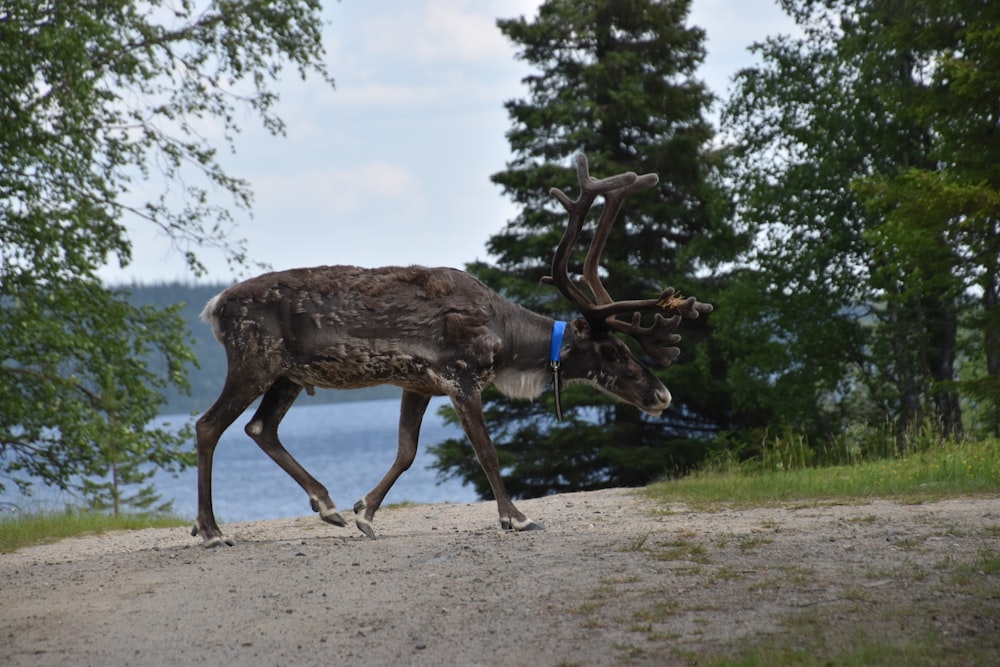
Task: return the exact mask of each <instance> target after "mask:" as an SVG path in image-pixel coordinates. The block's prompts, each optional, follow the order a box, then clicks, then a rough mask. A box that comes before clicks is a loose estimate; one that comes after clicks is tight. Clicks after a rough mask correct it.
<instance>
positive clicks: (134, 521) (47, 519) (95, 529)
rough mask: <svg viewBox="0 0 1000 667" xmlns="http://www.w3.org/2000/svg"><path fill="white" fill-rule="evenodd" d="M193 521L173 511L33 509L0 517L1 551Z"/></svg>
mask: <svg viewBox="0 0 1000 667" xmlns="http://www.w3.org/2000/svg"><path fill="white" fill-rule="evenodd" d="M188 523H190V521H189V520H188V519H183V518H181V517H179V516H175V515H171V514H161V513H157V514H122V515H119V516H113V515H111V514H105V513H102V512H95V511H84V510H80V511H77V510H72V509H70V510H65V511H61V512H32V513H28V514H19V515H14V516H11V517H7V518H4V519H2V520H0V553H7V552H10V551H16V550H17V549H21V548H24V547H29V546H33V545H36V544H47V543H50V542H56V541H58V540H61V539H64V538H67V537H75V536H78V535H93V534H101V533H105V532H107V531H111V530H140V529H142V528H173V527H177V526H183V525H186V524H188Z"/></svg>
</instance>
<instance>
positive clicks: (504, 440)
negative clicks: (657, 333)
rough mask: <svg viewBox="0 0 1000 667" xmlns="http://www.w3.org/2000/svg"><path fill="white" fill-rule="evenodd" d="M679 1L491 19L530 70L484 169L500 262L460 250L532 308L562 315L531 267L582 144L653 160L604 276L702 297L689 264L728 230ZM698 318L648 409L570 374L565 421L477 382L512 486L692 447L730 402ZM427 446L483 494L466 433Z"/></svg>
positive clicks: (551, 241) (603, 163)
mask: <svg viewBox="0 0 1000 667" xmlns="http://www.w3.org/2000/svg"><path fill="white" fill-rule="evenodd" d="M687 13H688V3H687V2H670V3H661V2H651V1H649V0H550V1H549V2H545V3H543V4H542V5H541V7H540V8H539V11H538V15H537V17H536V18H535V19H534V20H533V21H530V22H529V21H527V20H526V19H525V18H524V17H521V18H519V19H510V20H500V21H498V26H499V28H500V30H501V31H502V32H503V33H504V34H505V35H506V36H507V37H508V38H509V39H511V40H512V41H513V42H515V43H516V44H518V45H519V47H520V49H521V50H520V53H519V55H520V57H521V58H522V59H524V60H525V61H527V62H528V63H530V64H531V65H532V66H533V67H535V68H536V69H537V73H535V74H531V75H529V76H528V77H527V78H526V79H525V80H524V83H525V84H526V86H527V88H528V99H517V100H511V101H509V102H507V104H506V108H507V111H508V113H509V115H510V118H511V121H512V124H513V127H512V129H511V130H510V131H509V132H508V134H507V137H508V140H509V142H510V145H511V148H512V150H513V152H514V154H515V158H514V159H513V161H512V162H511V163H509V164H508V165H507V168H506V169H505V170H504V171H502V172H499V173H497V174H495V175H494V176H493V181H494V182H495V183H497V184H498V185H500V186H501V187H502V188H503V191H504V193H505V194H506V195H508V196H510V197H511V198H512V199H513V201H514V202H516V203H517V205H518V206H519V207H520V213H519V214H518V216H517V217H516V218H515V219H514V220H511V221H509V222H508V223H507V225H506V227H505V228H504V229H503V230H502V231H501V232H500V233H498V234H496V235H495V236H493V237H492V238H491V239H490V241H489V244H488V250H489V252H490V254H491V255H492V256H493V257H495V258H496V261H497V263H496V264H495V265H492V266H491V265H488V264H485V263H479V264H475V265H472V266H470V267H469V269H470V270H471V271H472V272H474V273H476V274H477V275H478V276H480V277H481V278H482V279H483V280H485V281H486V282H487V283H489V284H490V285H491V286H493V287H494V288H496V289H498V290H499V291H501V292H502V293H504V294H505V295H507V296H509V297H511V298H513V299H515V300H517V301H519V302H521V303H523V304H525V305H527V306H529V307H531V308H532V309H534V310H536V311H539V312H546V313H548V314H551V315H552V316H554V317H558V318H560V319H570V318H572V317H573V316H575V315H574V313H573V312H571V311H570V309H569V308H568V306H567V304H566V302H564V301H562V300H561V299H559V297H558V295H557V294H556V293H555V290H552V289H546V288H539V286H538V281H539V279H540V278H541V276H543V275H545V274H547V273H548V272H549V267H550V263H551V258H552V251H553V249H554V248H555V247H556V245H557V243H558V241H559V238H560V236H561V234H562V230H563V229H564V226H565V216H564V212H563V211H562V209H561V208H560V207H559V206H558V205H557V204H555V203H554V202H553V200H552V199H551V197H550V196H549V194H548V189H549V188H550V187H552V186H558V187H562V188H566V187H568V186H571V185H572V184H574V183H575V182H576V181H575V173H574V171H573V168H572V157H573V156H574V154H576V153H577V152H584V153H586V155H587V157H588V159H589V161H590V165H591V173H592V174H594V175H595V176H602V175H608V174H612V173H619V172H622V171H628V170H631V171H635V172H637V173H646V172H656V173H657V174H659V176H660V185H659V186H658V187H656V188H653V189H652V190H650V191H647V192H644V193H642V194H639V195H636V196H634V197H631V198H630V199H629V201H628V203H627V205H626V207H625V210H623V211H622V213H621V214H620V215H619V220H618V223H617V225H616V227H615V229H614V231H613V233H612V235H611V238H610V240H609V242H608V244H607V249H606V251H605V253H604V257H603V261H604V268H605V269H606V278H605V286H606V287H607V288H608V290H609V292H610V293H611V294H613V295H616V296H618V298H626V297H631V298H638V297H639V296H640V295H648V294H651V293H656V292H658V291H659V289H660V288H662V287H663V283H664V282H669V283H670V284H671V285H673V286H675V287H678V288H679V289H680V290H682V291H683V292H685V293H689V292H690V293H694V294H697V295H698V296H699V298H701V299H703V300H706V301H711V297H712V293H713V291H714V288H715V286H714V285H713V283H712V281H710V280H704V279H700V278H698V277H696V275H697V273H698V270H699V269H701V268H703V267H704V266H706V265H707V264H709V263H711V262H713V261H716V260H719V259H721V258H724V257H726V255H727V252H729V251H731V249H732V248H733V247H734V243H735V239H733V238H731V237H729V236H728V234H727V230H726V229H725V228H724V227H723V226H722V225H721V218H722V216H721V214H722V213H724V212H725V201H724V199H723V198H722V197H721V195H720V191H719V188H718V185H717V183H715V182H713V181H712V176H713V174H715V171H714V167H715V165H714V164H713V160H714V159H715V158H716V157H717V156H715V155H714V154H713V153H711V152H710V151H707V150H706V146H707V145H708V143H709V142H710V140H711V139H712V136H713V132H712V128H711V127H710V125H709V124H708V123H707V122H706V120H705V119H704V117H703V113H704V111H705V110H706V109H707V107H708V106H709V104H710V103H711V101H712V96H711V94H710V93H709V92H708V91H707V89H706V88H705V86H704V85H703V84H702V83H701V82H699V81H697V80H695V79H694V78H693V77H694V72H695V70H696V68H697V66H698V65H699V63H700V62H701V61H702V59H703V58H704V49H703V47H702V41H703V39H704V34H703V32H702V31H701V30H700V29H697V28H692V27H688V26H686V25H685V20H686V17H687ZM588 233H589V232H588ZM587 243H589V238H585V239H583V240H582V244H583V247H586V244H587ZM697 325H698V326H690V327H689V326H686V328H685V331H684V334H685V341H686V342H685V348H684V350H685V354H686V355H687V356H686V358H684V359H682V362H681V363H678V364H676V365H674V366H671V368H670V369H669V371H668V373H667V376H666V378H667V384H668V386H670V385H674V386H675V387H678V388H679V389H678V390H677V391H676V395H675V402H674V405H673V406H672V407H671V409H670V410H669V411H668V412H669V414H668V415H666V416H665V417H664V418H663V419H662V420H659V421H654V420H650V419H647V418H644V417H643V416H642V415H641V414H640V413H639V412H638V411H637V410H636V409H635V408H632V407H630V406H622V405H617V404H615V403H613V402H612V401H611V400H610V399H607V398H605V397H603V396H600V395H598V394H596V392H593V391H592V390H589V389H586V388H574V387H570V388H568V389H567V391H566V394H565V398H564V405H565V406H566V408H567V409H566V412H567V420H566V422H564V423H563V424H556V423H555V421H554V418H553V416H552V409H551V407H550V404H549V402H548V399H546V400H544V401H542V402H540V403H537V404H524V403H513V404H512V403H508V402H507V401H506V400H504V399H500V398H499V396H498V394H496V393H493V394H487V396H486V404H485V412H486V419H487V422H488V423H489V424H490V431H491V433H493V434H494V438H495V441H496V445H497V450H498V455H499V456H500V459H501V463H502V465H504V466H505V467H508V468H511V469H512V470H513V472H512V474H511V476H510V477H511V481H510V484H509V488H510V491H511V493H512V494H514V495H515V496H520V497H524V496H535V495H542V494H545V493H549V492H555V491H563V490H580V489H593V488H600V487H604V486H610V485H638V484H642V483H645V482H648V481H649V480H650V479H652V478H655V477H657V476H660V475H662V474H664V473H665V472H667V471H669V470H674V469H684V468H686V467H687V466H689V465H691V464H692V463H693V462H694V461H696V460H698V459H699V458H700V457H701V456H703V454H704V449H705V441H706V440H707V439H710V438H711V437H712V436H713V435H714V434H715V433H716V432H717V431H718V430H719V429H720V428H724V427H725V426H726V425H728V420H729V418H730V416H729V415H728V414H727V411H728V403H727V396H728V392H727V390H726V389H725V387H724V386H723V385H722V384H721V383H720V382H719V380H720V378H721V376H723V375H724V372H722V371H721V370H720V369H719V368H716V367H715V366H714V364H715V361H714V360H713V359H712V357H711V355H710V354H709V349H708V348H709V344H708V342H707V340H708V333H709V330H710V324H707V323H705V322H704V321H698V322H697ZM434 451H435V453H436V454H437V456H438V463H437V468H438V469H439V470H440V471H442V472H443V473H446V474H453V475H459V476H461V477H463V478H464V479H465V480H466V481H469V482H473V483H475V484H476V488H477V490H478V491H479V493H480V494H482V495H487V494H488V488H487V487H486V486H485V485H484V484H482V483H481V481H480V479H479V478H480V476H479V475H478V474H477V473H476V470H475V467H474V464H473V463H472V457H471V449H470V447H469V445H468V444H467V443H465V441H464V440H463V441H448V442H445V443H442V444H440V445H438V446H436V447H435V448H434Z"/></svg>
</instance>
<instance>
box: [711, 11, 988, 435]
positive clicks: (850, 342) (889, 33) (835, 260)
mask: <svg viewBox="0 0 1000 667" xmlns="http://www.w3.org/2000/svg"><path fill="white" fill-rule="evenodd" d="M783 6H784V7H785V9H786V11H787V12H788V13H789V14H791V15H792V16H794V17H795V19H796V21H797V22H798V23H799V25H800V27H801V28H802V30H803V36H801V37H797V38H792V37H779V36H775V37H772V38H769V39H768V40H766V41H765V42H764V43H763V44H760V45H758V47H756V48H757V51H758V53H759V54H760V55H761V57H762V59H763V64H762V65H761V66H758V67H754V68H750V69H746V70H743V71H741V72H740V73H739V74H738V76H737V78H736V87H735V90H734V93H733V95H732V97H731V98H730V99H729V100H728V102H727V104H726V107H725V110H724V122H725V123H726V125H727V126H729V127H730V128H731V130H732V131H733V133H734V134H735V136H736V137H737V149H736V150H735V152H734V156H733V165H734V168H735V173H734V182H735V183H736V185H737V197H738V201H739V202H740V207H739V211H738V217H739V220H740V223H741V224H742V225H743V231H744V232H745V233H746V234H747V235H749V236H751V237H753V238H754V239H755V244H754V246H753V247H752V248H751V249H750V250H749V251H748V252H747V253H746V254H745V255H744V257H743V261H742V266H743V270H742V273H741V280H740V281H738V284H736V285H735V286H734V287H733V288H732V289H731V290H730V291H729V292H728V293H726V294H724V295H722V296H721V297H720V299H719V303H720V308H719V312H718V314H717V315H716V316H715V317H714V321H715V324H716V326H717V327H718V329H719V331H720V333H722V337H723V339H724V340H725V341H727V343H731V342H733V341H737V340H739V339H741V338H742V339H743V341H744V342H743V343H742V344H740V345H739V347H738V348H736V349H734V356H735V357H736V358H737V359H738V361H737V362H735V363H734V364H733V366H732V368H731V374H730V376H729V380H730V383H731V384H732V386H733V387H734V392H735V399H736V402H737V405H738V406H740V408H741V409H743V410H747V411H753V410H759V411H761V412H762V413H763V414H770V415H772V417H771V418H770V419H769V421H770V422H771V425H772V426H777V427H781V426H791V427H792V428H794V429H795V430H796V431H798V432H801V433H803V434H805V435H806V436H807V437H809V438H810V440H811V441H816V442H818V441H822V440H823V439H824V438H827V439H828V438H831V437H836V435H837V434H838V433H841V432H842V431H844V430H845V429H847V428H848V425H849V424H852V423H856V422H858V421H861V422H866V421H867V422H871V423H887V422H888V423H893V424H896V425H898V427H899V429H900V431H905V430H906V429H907V428H909V426H910V425H911V424H919V423H921V422H923V421H924V420H925V419H928V418H930V419H931V420H932V421H934V422H935V423H938V424H939V425H940V427H941V429H942V430H943V431H944V432H946V433H957V432H959V431H961V430H962V428H963V426H964V425H965V422H963V408H964V409H969V408H972V412H971V413H970V412H966V413H965V415H964V416H965V417H966V418H968V417H969V416H970V414H971V415H975V416H976V417H979V418H983V417H985V418H986V421H985V422H984V421H979V422H977V423H974V424H973V426H974V428H983V427H986V429H987V430H989V431H991V432H994V433H997V431H996V427H995V422H996V415H997V406H998V405H1000V392H998V391H997V390H998V389H1000V359H998V358H997V355H998V352H997V350H1000V338H998V334H997V332H998V329H997V328H996V325H997V322H998V320H997V304H998V302H1000V289H998V283H997V280H996V275H997V273H998V271H997V269H998V266H997V262H998V261H1000V260H998V257H1000V246H998V245H997V243H998V242H997V238H998V236H1000V235H998V231H1000V229H998V227H997V224H998V220H1000V217H998V209H997V207H996V204H997V195H996V193H997V186H998V185H1000V174H998V172H997V169H996V166H995V165H996V164H998V163H1000V159H998V158H1000V144H998V143H997V141H996V138H995V134H996V132H995V129H996V125H997V121H998V117H997V109H996V105H995V100H996V99H997V97H998V95H1000V89H998V86H997V83H998V79H997V77H996V74H995V72H996V71H997V66H998V61H997V60H996V58H997V56H998V51H997V48H996V41H995V40H994V39H992V36H995V32H996V24H997V19H998V16H997V11H998V10H997V8H996V7H994V6H992V5H991V6H987V5H986V4H984V3H980V2H975V1H969V2H965V1H963V0H955V1H953V2H936V1H934V2H931V1H930V0H907V1H906V2H903V3H900V2H895V1H892V2H890V1H887V0H867V1H866V2H862V3H857V2H846V1H844V2H842V1H839V0H824V1H819V0H816V1H810V0H806V1H802V2H785V3H783ZM973 82H974V83H973ZM983 362H985V363H983Z"/></svg>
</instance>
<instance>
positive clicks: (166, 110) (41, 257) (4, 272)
mask: <svg viewBox="0 0 1000 667" xmlns="http://www.w3.org/2000/svg"><path fill="white" fill-rule="evenodd" d="M319 10H320V4H319V2H318V0H279V1H277V2H275V1H273V0H269V1H267V2H265V1H263V0H227V1H225V2H213V3H209V4H208V5H207V6H204V4H203V3H193V2H189V1H187V0H184V1H183V2H164V1H163V0H152V1H151V2H142V3H139V2H134V1H130V0H112V1H109V2H99V3H94V2H86V3H80V2H59V3H39V2H35V1H34V0H30V1H29V0H11V1H9V2H5V3H4V4H3V6H2V8H0V310H2V316H0V341H2V342H0V473H2V474H3V475H4V479H5V480H7V479H9V480H12V481H13V482H14V483H17V484H18V485H21V486H22V488H23V487H25V485H26V484H27V482H26V476H29V475H30V476H34V477H37V478H40V479H42V480H43V481H44V482H45V483H47V484H53V485H56V486H59V487H61V488H64V489H65V488H69V487H73V488H76V490H78V491H81V492H82V493H83V494H84V496H85V497H87V498H88V500H89V501H90V502H92V503H93V504H94V505H96V506H101V507H103V506H107V507H109V508H113V509H115V510H116V511H117V510H118V509H120V507H121V506H122V505H123V504H132V505H135V506H139V507H148V506H150V505H151V504H152V503H154V502H155V493H153V492H152V490H151V488H150V487H149V486H141V485H143V484H145V483H146V482H147V481H148V480H149V478H150V475H151V474H152V470H153V469H165V470H168V471H169V470H174V469H178V468H180V467H183V466H184V465H188V464H190V463H191V455H190V454H189V453H185V452H183V451H182V449H181V443H182V442H184V441H186V440H188V436H189V434H188V433H186V432H184V431H181V432H171V431H170V429H169V428H168V427H167V426H162V427H160V426H152V425H150V422H151V420H152V419H153V418H154V417H155V416H156V415H157V411H158V409H159V407H160V406H162V405H163V402H164V398H163V396H164V392H165V391H166V390H167V388H168V387H175V388H179V389H180V390H184V389H186V388H187V381H186V379H185V374H186V370H187V366H188V365H190V364H191V363H192V362H193V360H194V358H193V357H192V355H191V352H190V349H189V338H188V334H187V333H186V331H185V328H184V325H183V321H182V320H181V319H180V318H179V317H178V314H177V310H178V309H177V308H176V307H167V308H153V307H146V306H138V305H133V304H131V303H130V302H129V301H128V299H127V295H126V294H125V293H124V292H120V291H116V290H110V289H107V288H106V287H104V286H102V285H101V284H100V282H99V280H98V279H97V277H96V274H97V271H98V269H99V268H100V267H102V266H103V265H104V264H105V263H107V262H109V261H118V262H119V263H121V264H127V263H128V261H129V259H130V249H131V244H130V241H129V238H128V234H127V230H126V227H125V224H126V223H127V222H139V223H143V222H144V223H146V224H150V225H154V226H155V227H157V228H159V229H160V230H162V231H163V232H164V233H165V234H167V235H168V236H169V237H170V238H171V239H172V240H173V241H174V242H175V243H176V245H177V246H178V248H179V249H180V250H181V251H183V252H185V255H186V257H187V259H188V264H189V266H190V267H191V268H192V270H194V271H195V272H199V271H201V270H202V267H201V264H200V263H199V261H198V259H197V256H196V254H195V252H194V250H195V249H197V248H199V247H204V246H217V247H220V248H222V249H224V250H225V251H226V253H227V257H228V258H229V259H230V261H231V262H233V263H236V264H240V263H242V262H244V259H245V258H244V253H243V249H242V243H241V242H239V241H233V240H231V239H230V235H229V231H230V230H229V223H230V222H231V214H230V213H229V211H228V209H227V208H226V207H224V206H221V205H219V204H217V203H216V202H215V201H214V200H213V198H212V196H211V195H212V193H213V191H216V190H221V191H223V192H227V193H228V194H230V195H231V196H232V197H233V200H234V202H235V205H236V206H238V207H247V206H249V204H250V199H251V196H250V191H249V189H248V185H247V183H246V182H244V181H242V180H240V179H239V178H236V177H233V176H231V175H229V174H227V173H226V172H225V171H223V169H222V167H221V165H220V164H219V162H218V161H217V159H216V151H217V149H218V146H217V145H216V144H215V143H213V142H212V141H210V140H209V138H208V135H209V132H208V129H209V128H210V127H211V128H212V134H216V133H217V132H216V130H218V129H221V130H222V133H223V135H224V137H225V140H226V142H227V143H230V144H231V143H232V142H233V137H234V136H235V134H236V133H238V132H239V129H240V128H239V124H238V122H237V118H239V117H240V116H241V114H240V113H238V112H239V110H241V109H249V110H251V111H253V112H255V113H256V114H257V115H258V117H259V118H260V120H261V122H262V123H263V124H264V125H265V127H267V128H268V129H270V130H271V131H272V132H275V133H280V132H281V131H282V130H283V126H282V123H281V120H280V119H279V118H278V117H277V116H275V115H274V113H273V107H274V104H275V102H276V101H277V98H276V96H275V95H274V93H273V92H272V91H271V90H270V89H269V84H270V83H271V82H272V81H274V80H275V79H276V77H277V76H278V75H279V74H280V73H281V72H282V69H283V67H284V66H285V65H286V64H291V65H293V66H294V67H295V68H296V69H297V70H298V72H299V74H301V75H302V76H305V75H306V74H307V73H308V72H314V73H318V74H319V75H320V76H321V77H323V78H324V79H325V80H328V81H329V78H328V77H327V74H326V70H325V67H324V64H323V62H322V59H321V57H322V54H323V51H322V46H321V43H320V29H321V20H320V18H319ZM136 485H140V488H139V490H138V491H136V492H132V491H129V490H126V487H132V486H136Z"/></svg>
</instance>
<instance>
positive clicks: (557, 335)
mask: <svg viewBox="0 0 1000 667" xmlns="http://www.w3.org/2000/svg"><path fill="white" fill-rule="evenodd" d="M565 335H566V323H565V322H563V321H561V320H556V321H555V322H553V323H552V347H550V348H549V363H553V364H557V363H559V352H560V350H562V344H563V336H565Z"/></svg>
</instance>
